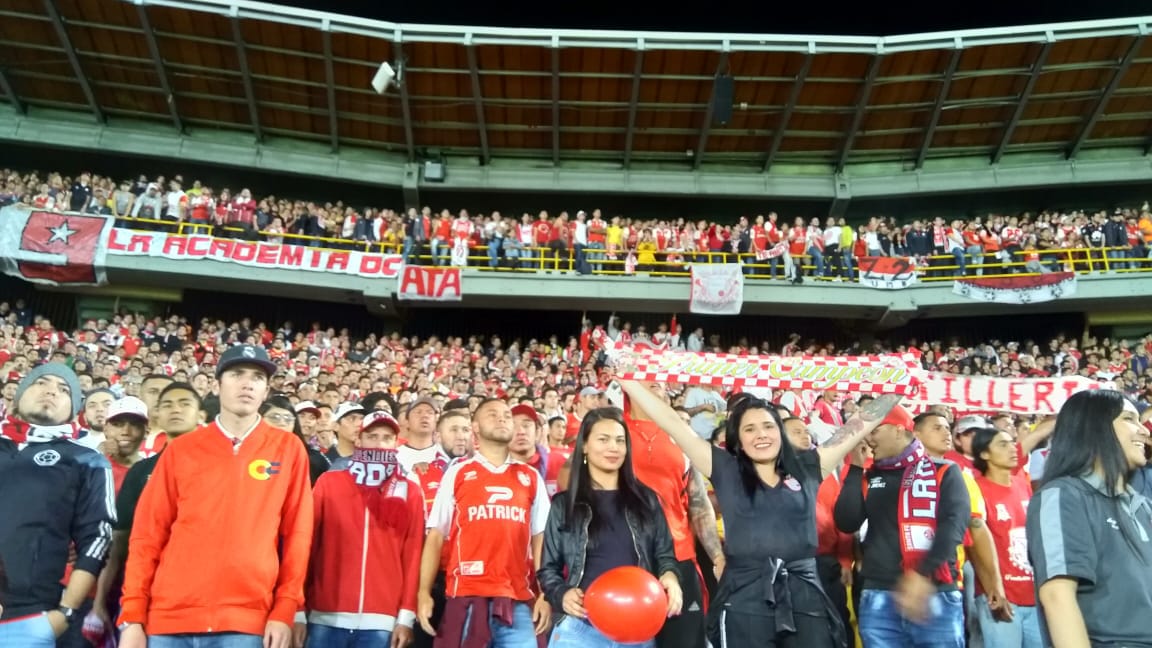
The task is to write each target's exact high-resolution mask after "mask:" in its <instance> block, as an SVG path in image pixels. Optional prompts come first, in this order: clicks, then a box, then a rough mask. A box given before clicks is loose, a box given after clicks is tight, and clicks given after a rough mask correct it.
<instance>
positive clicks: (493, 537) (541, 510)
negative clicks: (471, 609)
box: [428, 455, 549, 601]
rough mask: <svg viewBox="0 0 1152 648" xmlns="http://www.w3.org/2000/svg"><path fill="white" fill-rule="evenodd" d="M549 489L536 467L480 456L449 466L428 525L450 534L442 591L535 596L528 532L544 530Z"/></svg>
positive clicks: (453, 594) (456, 594)
mask: <svg viewBox="0 0 1152 648" xmlns="http://www.w3.org/2000/svg"><path fill="white" fill-rule="evenodd" d="M548 504H549V503H548V493H547V492H545V490H544V481H543V479H541V477H540V473H538V472H536V470H535V469H534V468H532V467H531V466H528V465H527V464H523V463H520V462H517V461H513V460H511V459H509V460H508V461H507V462H505V463H504V464H503V465H501V466H493V465H492V464H491V463H489V462H488V461H487V460H486V459H484V458H483V457H482V456H480V455H476V456H474V457H472V458H471V459H466V460H463V461H458V462H456V463H454V464H452V465H451V466H450V467H449V468H448V471H447V472H446V473H445V474H444V479H442V480H441V482H440V490H439V491H438V492H437V493H436V502H435V503H434V504H433V505H432V514H431V515H430V516H429V517H428V528H430V529H437V530H439V531H440V533H442V534H443V535H444V537H445V538H450V542H451V544H452V549H451V555H450V557H449V558H448V565H447V569H446V570H445V575H446V585H447V587H446V591H447V594H448V596H450V597H453V598H460V597H467V596H480V597H486V598H496V597H507V598H511V599H512V600H515V601H529V600H531V599H532V598H533V595H532V587H533V585H534V583H535V580H536V575H535V573H534V572H533V570H532V566H531V565H530V564H529V560H528V558H529V557H530V556H531V544H530V542H531V539H532V536H534V535H537V534H541V533H543V532H544V526H545V524H546V523H547V521H548Z"/></svg>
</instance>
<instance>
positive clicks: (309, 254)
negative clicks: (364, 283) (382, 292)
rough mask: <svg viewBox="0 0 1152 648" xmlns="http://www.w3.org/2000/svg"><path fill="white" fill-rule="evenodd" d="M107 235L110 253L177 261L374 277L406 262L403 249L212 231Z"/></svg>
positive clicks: (393, 273)
mask: <svg viewBox="0 0 1152 648" xmlns="http://www.w3.org/2000/svg"><path fill="white" fill-rule="evenodd" d="M108 220H109V222H111V219H108ZM107 240H108V245H107V246H106V247H107V253H108V254H111V255H118V256H150V257H159V258H164V259H171V260H174V261H203V260H205V259H207V260H211V261H219V262H222V263H235V264H238V265H242V266H248V267H255V268H269V269H274V270H309V271H313V272H330V273H333V274H346V275H355V276H359V277H368V278H377V277H386V278H392V277H399V276H400V269H401V268H402V267H404V258H403V257H401V256H400V255H399V254H376V253H373V252H360V251H355V250H327V249H320V248H312V247H305V246H302V245H286V244H280V243H265V242H257V241H241V240H236V239H222V238H213V237H211V236H177V235H175V234H166V233H163V232H138V231H135V230H132V231H127V230H117V229H113V230H111V231H110V232H109V234H108V239H107Z"/></svg>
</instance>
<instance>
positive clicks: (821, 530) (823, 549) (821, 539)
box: [816, 466, 855, 567]
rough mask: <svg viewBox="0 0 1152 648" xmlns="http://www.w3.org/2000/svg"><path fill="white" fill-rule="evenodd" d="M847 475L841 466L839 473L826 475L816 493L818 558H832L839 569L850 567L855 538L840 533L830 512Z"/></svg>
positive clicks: (845, 468) (846, 471)
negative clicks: (837, 563) (836, 562)
mask: <svg viewBox="0 0 1152 648" xmlns="http://www.w3.org/2000/svg"><path fill="white" fill-rule="evenodd" d="M847 473H848V466H842V467H841V468H840V470H839V471H837V472H835V473H833V474H831V475H828V477H826V478H825V479H824V481H823V482H821V483H820V489H819V490H818V491H816V541H817V542H818V543H819V546H818V548H817V549H816V555H818V556H832V557H834V558H836V560H837V561H838V562H839V563H840V566H841V567H851V566H852V558H853V555H854V554H853V543H854V542H855V538H854V537H853V536H852V534H851V533H841V532H840V530H839V529H837V528H836V522H835V521H833V519H832V510H833V509H834V508H836V500H837V499H838V498H839V497H840V491H841V490H842V489H843V487H844V475H846V474H847Z"/></svg>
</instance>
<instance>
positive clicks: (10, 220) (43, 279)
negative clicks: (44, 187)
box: [0, 206, 112, 286]
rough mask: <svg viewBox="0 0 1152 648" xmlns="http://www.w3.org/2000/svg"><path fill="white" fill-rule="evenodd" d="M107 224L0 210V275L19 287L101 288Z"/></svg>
mask: <svg viewBox="0 0 1152 648" xmlns="http://www.w3.org/2000/svg"><path fill="white" fill-rule="evenodd" d="M111 230H112V219H111V218H105V217H104V216H93V215H90V214H74V213H68V214H64V213H60V212H52V211H44V210H42V209H32V208H30V207H16V206H9V207H5V208H3V209H0V272H3V273H4V274H8V275H12V276H13V277H20V278H21V279H24V280H25V281H31V282H34V283H43V284H52V285H73V286H91V285H100V284H103V283H105V282H106V278H105V276H104V255H105V253H106V251H107V248H106V246H104V245H103V242H104V240H105V239H106V237H107V236H108V233H109V232H110V231H111Z"/></svg>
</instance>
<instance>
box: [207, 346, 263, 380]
mask: <svg viewBox="0 0 1152 648" xmlns="http://www.w3.org/2000/svg"><path fill="white" fill-rule="evenodd" d="M241 364H250V365H256V366H257V367H260V368H261V369H263V370H264V373H266V374H268V377H269V378H271V377H272V376H274V375H276V369H277V367H276V363H274V362H272V360H271V359H269V358H268V352H267V351H265V350H264V347H261V346H256V345H254V344H241V345H240V346H234V347H232V348H231V349H228V350H227V351H225V352H224V353H222V354H220V360H219V361H217V362H216V378H220V375H221V374H223V373H224V372H225V371H227V370H228V369H230V368H232V367H234V366H236V365H241Z"/></svg>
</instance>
